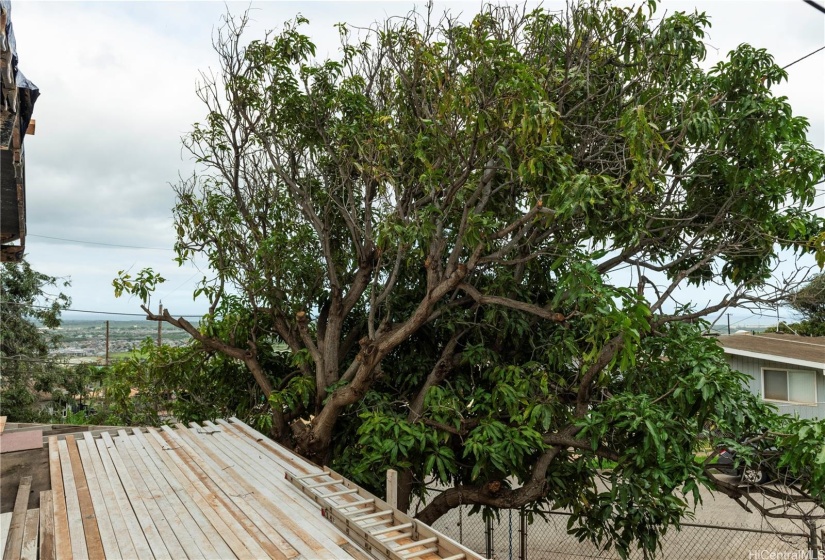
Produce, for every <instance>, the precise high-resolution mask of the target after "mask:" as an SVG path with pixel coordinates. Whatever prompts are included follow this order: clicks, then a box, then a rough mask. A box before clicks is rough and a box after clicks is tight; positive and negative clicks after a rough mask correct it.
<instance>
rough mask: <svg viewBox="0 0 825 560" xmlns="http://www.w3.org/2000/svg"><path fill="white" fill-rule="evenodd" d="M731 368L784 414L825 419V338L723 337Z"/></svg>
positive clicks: (776, 336) (782, 335) (721, 343)
mask: <svg viewBox="0 0 825 560" xmlns="http://www.w3.org/2000/svg"><path fill="white" fill-rule="evenodd" d="M718 340H719V344H720V345H721V346H722V349H723V350H724V351H725V354H726V355H727V358H728V363H729V364H730V366H731V367H732V368H733V369H735V370H737V371H741V372H742V373H745V374H747V375H749V376H750V383H749V386H750V390H751V391H752V392H754V393H755V394H758V395H761V396H762V397H763V398H764V399H765V400H766V401H768V402H770V403H773V404H774V405H776V406H777V408H778V409H779V412H780V413H782V414H797V415H799V417H800V418H825V336H818V337H811V336H796V335H789V334H777V333H760V334H750V333H742V334H734V335H728V336H720V337H719V338H718Z"/></svg>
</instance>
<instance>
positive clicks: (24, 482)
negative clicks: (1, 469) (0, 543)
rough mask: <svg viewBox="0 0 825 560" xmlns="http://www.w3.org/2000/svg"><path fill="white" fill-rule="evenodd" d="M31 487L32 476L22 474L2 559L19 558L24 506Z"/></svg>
mask: <svg viewBox="0 0 825 560" xmlns="http://www.w3.org/2000/svg"><path fill="white" fill-rule="evenodd" d="M31 489H32V477H30V476H24V477H22V478H21V479H20V485H19V486H18V487H17V498H16V499H15V500H14V511H13V514H12V516H11V524H10V525H9V534H8V537H6V547H5V548H4V549H3V559H4V560H20V553H21V551H22V548H23V531H24V529H25V526H26V508H27V507H28V505H29V494H30V493H31Z"/></svg>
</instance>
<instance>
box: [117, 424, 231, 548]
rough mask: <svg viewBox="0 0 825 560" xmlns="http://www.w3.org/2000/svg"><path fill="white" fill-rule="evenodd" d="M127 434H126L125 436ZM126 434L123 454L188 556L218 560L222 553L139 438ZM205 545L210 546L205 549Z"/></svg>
mask: <svg viewBox="0 0 825 560" xmlns="http://www.w3.org/2000/svg"><path fill="white" fill-rule="evenodd" d="M125 433H126V432H125V431H124V432H123V434H125ZM123 434H122V435H121V437H120V438H118V440H117V443H118V445H121V444H122V445H124V448H123V449H122V451H123V452H124V453H126V454H128V455H129V458H130V459H131V460H132V461H133V463H134V464H135V466H136V467H137V469H138V470H139V471H140V473H141V475H142V477H143V481H144V484H145V485H146V488H147V490H148V491H149V492H150V494H151V495H152V497H153V499H154V500H156V501H157V505H158V508H159V509H160V511H161V512H163V513H162V515H163V516H164V517H165V518H166V520H167V521H168V522H169V525H170V526H171V528H172V530H173V531H174V533H175V537H176V538H177V540H178V542H179V543H180V546H181V547H182V548H183V550H184V551H185V554H186V556H187V557H188V558H216V557H217V556H218V553H217V552H216V551H215V549H214V548H213V547H212V546H211V545H210V544H209V541H207V540H206V538H205V536H204V535H203V532H202V531H200V529H199V528H198V526H197V524H196V523H195V522H194V521H193V519H192V516H191V515H189V512H188V511H186V508H185V507H184V506H183V505H182V504H181V503H180V500H178V499H177V496H176V495H175V493H174V491H173V490H172V488H171V487H170V486H168V485H167V484H166V480H165V479H164V478H163V477H162V476H159V473H158V469H157V467H156V466H155V464H154V463H153V462H152V461H151V460H150V459H149V458H148V457H146V453H145V452H144V450H143V448H142V447H140V444H139V443H138V441H137V437H135V436H130V437H124V436H123ZM161 485H163V486H161ZM204 544H205V545H206V546H203V545H204Z"/></svg>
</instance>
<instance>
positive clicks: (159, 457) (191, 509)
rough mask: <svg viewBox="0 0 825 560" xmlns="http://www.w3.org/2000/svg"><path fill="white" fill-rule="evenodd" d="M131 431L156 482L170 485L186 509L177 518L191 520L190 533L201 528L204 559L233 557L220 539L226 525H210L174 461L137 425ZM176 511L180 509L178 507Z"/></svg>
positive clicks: (178, 500) (185, 520)
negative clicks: (155, 476) (186, 486)
mask: <svg viewBox="0 0 825 560" xmlns="http://www.w3.org/2000/svg"><path fill="white" fill-rule="evenodd" d="M132 432H133V434H134V438H135V440H134V442H135V444H136V445H137V446H138V447H139V448H140V449H141V450H142V453H141V455H142V456H143V457H145V458H147V459H148V460H149V461H151V462H152V463H153V464H154V465H155V467H156V471H157V472H156V474H158V475H160V478H158V479H157V480H158V484H162V483H165V484H166V485H167V486H168V487H169V488H171V489H172V492H173V493H174V496H175V497H176V498H177V502H179V503H180V505H181V507H183V508H184V509H185V510H186V514H188V515H180V514H179V516H180V517H181V519H183V520H184V523H188V524H189V523H190V522H189V519H191V520H192V521H193V522H194V523H195V526H194V527H195V529H196V530H195V532H194V533H193V534H197V531H201V534H202V535H203V540H200V541H198V542H199V544H200V546H201V549H202V550H204V556H205V557H206V558H233V557H235V554H234V553H233V551H232V549H231V548H230V547H229V545H227V543H226V541H225V540H224V539H223V538H221V530H222V529H225V530H228V528H227V527H226V525H225V524H224V525H221V524H217V525H213V524H212V523H211V522H210V520H209V519H207V515H205V514H204V512H203V511H202V510H201V508H200V506H199V505H198V503H196V501H195V500H194V499H193V498H192V496H191V495H190V491H187V489H186V488H184V485H188V484H189V483H188V481H186V480H185V477H183V475H182V474H180V473H179V472H178V467H177V466H176V465H175V463H174V461H172V459H170V458H168V457H165V456H164V455H165V453H163V452H160V453H159V452H158V451H157V449H156V448H155V447H154V446H153V445H152V444H151V443H150V442H149V440H148V439H147V438H145V437H144V434H143V433H142V432H141V431H140V430H139V429H138V428H134V429H133V430H132ZM161 478H162V481H161ZM170 498H171V496H170ZM206 507H208V506H206ZM176 511H180V509H178V510H176ZM210 511H211V510H210ZM218 521H220V518H218ZM189 527H190V531H192V530H193V527H192V525H191V524H189ZM209 547H212V548H214V550H215V553H214V554H212V553H209V552H207V550H206V549H207V548H209ZM242 547H243V545H241V548H242Z"/></svg>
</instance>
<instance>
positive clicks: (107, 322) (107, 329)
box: [105, 321, 109, 366]
mask: <svg viewBox="0 0 825 560" xmlns="http://www.w3.org/2000/svg"><path fill="white" fill-rule="evenodd" d="M105 363H106V365H107V366H108V365H109V321H106V362H105Z"/></svg>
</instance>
